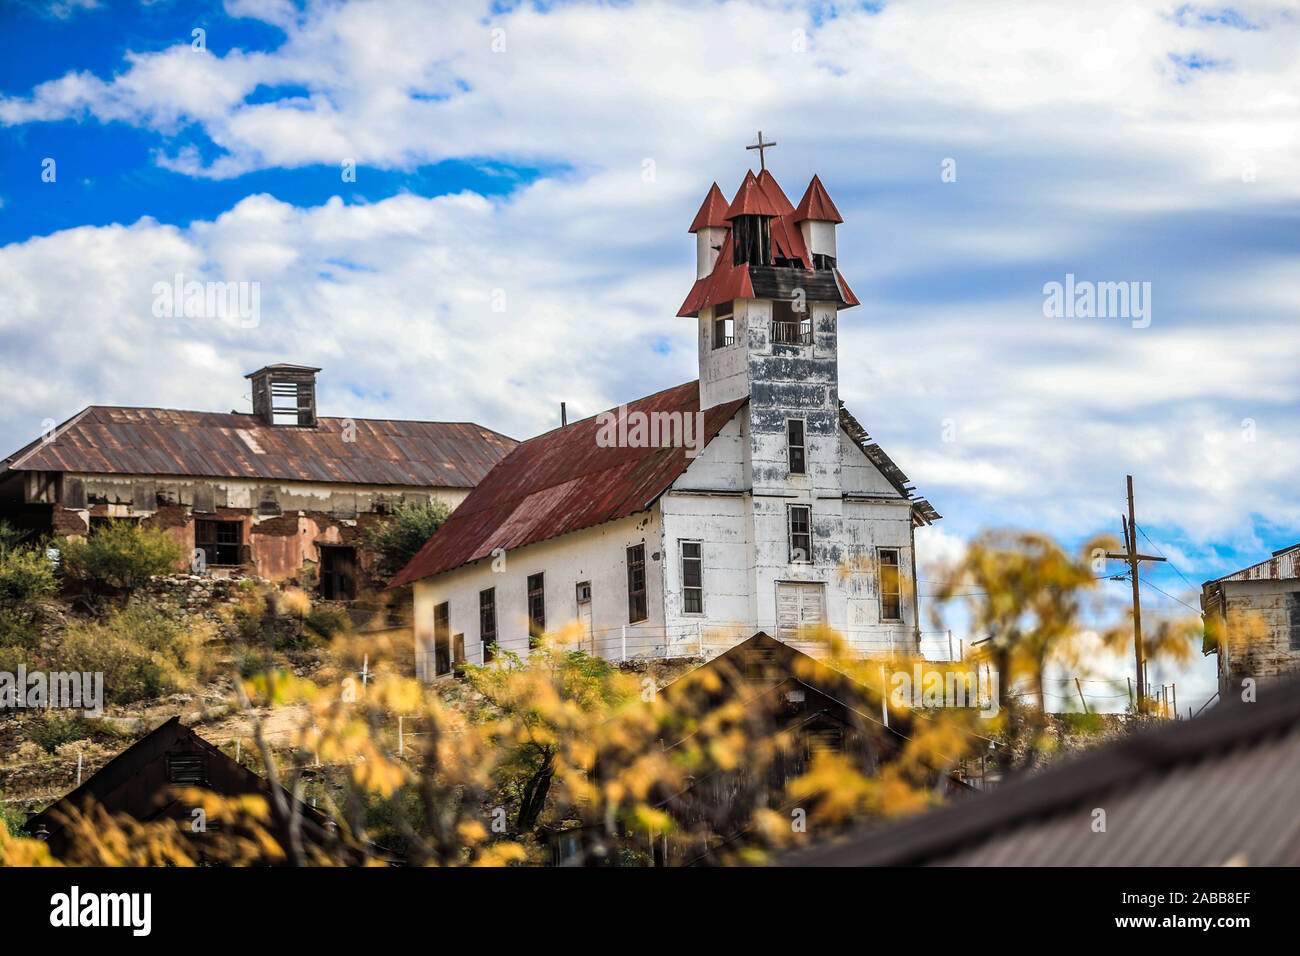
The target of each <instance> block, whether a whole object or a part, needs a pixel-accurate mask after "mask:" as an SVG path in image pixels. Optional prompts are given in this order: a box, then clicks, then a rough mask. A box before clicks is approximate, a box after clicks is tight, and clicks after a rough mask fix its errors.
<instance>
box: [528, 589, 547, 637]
mask: <svg viewBox="0 0 1300 956" xmlns="http://www.w3.org/2000/svg"><path fill="white" fill-rule="evenodd" d="M544 584H545V579H544V578H543V576H542V573H541V572H540V571H539V572H538V573H537V574H530V575H528V648H529V650H532V649H533V648H535V647H537V646H538V645H539V644H541V640H540V638H541V636H542V635H543V634H544V633H546V590H545V587H544Z"/></svg>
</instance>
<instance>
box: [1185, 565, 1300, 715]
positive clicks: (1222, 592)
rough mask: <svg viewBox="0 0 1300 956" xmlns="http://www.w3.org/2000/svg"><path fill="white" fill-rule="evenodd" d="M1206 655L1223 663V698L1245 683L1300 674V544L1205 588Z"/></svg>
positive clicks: (1214, 581)
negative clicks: (1249, 679)
mask: <svg viewBox="0 0 1300 956" xmlns="http://www.w3.org/2000/svg"><path fill="white" fill-rule="evenodd" d="M1201 611H1202V614H1203V615H1204V618H1205V644H1204V647H1203V650H1204V652H1205V653H1206V654H1217V655H1218V660H1219V694H1220V695H1221V696H1222V697H1223V698H1224V699H1227V698H1229V697H1230V696H1232V695H1234V694H1240V692H1241V689H1242V681H1243V680H1244V679H1246V678H1252V679H1253V680H1255V681H1256V682H1257V683H1258V682H1262V681H1270V680H1275V679H1276V678H1279V677H1283V676H1285V675H1289V674H1293V673H1295V672H1296V671H1300V544H1293V545H1291V546H1290V547H1289V548H1282V549H1281V550H1280V551H1274V552H1273V554H1272V555H1271V556H1270V557H1269V558H1268V559H1266V560H1264V561H1260V562H1259V563H1258V564H1252V565H1251V566H1250V567H1248V568H1242V569H1241V570H1240V571H1234V572H1233V573H1232V574H1225V575H1224V576H1223V577H1221V578H1216V579H1215V580H1213V581H1206V582H1205V584H1203V585H1202V586H1201Z"/></svg>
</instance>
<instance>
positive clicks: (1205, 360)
mask: <svg viewBox="0 0 1300 956" xmlns="http://www.w3.org/2000/svg"><path fill="white" fill-rule="evenodd" d="M195 29H202V30H203V31H205V32H204V35H203V44H202V45H203V47H204V49H201V50H196V49H194V44H193V32H192V31H194V30H195ZM1298 34H1300V17H1298V16H1297V14H1296V13H1295V11H1294V9H1293V8H1290V7H1289V5H1287V4H1282V3H1276V4H1269V3H1246V4H1235V5H1233V6H1223V5H1195V4H1162V3H1147V4H1132V3H1106V2H1102V3H1099V4H1090V5H1087V9H1086V10H1083V9H1081V8H1080V7H1079V5H1077V4H1067V3H1061V4H1053V3H1046V4H1044V3H1024V4H1020V3H1007V4H1003V5H1000V6H999V8H998V12H997V13H996V14H991V13H984V12H975V11H972V10H971V9H969V8H968V7H966V6H964V5H950V4H946V3H941V2H903V3H892V4H870V5H828V4H815V5H812V6H810V7H806V8H805V7H802V6H800V5H798V4H791V3H762V2H743V0H733V2H728V3H715V4H685V3H682V4H678V3H673V2H650V3H645V2H632V3H622V4H611V5H599V4H584V3H573V4H546V5H531V4H498V5H490V4H478V5H476V4H472V3H458V4H451V5H446V6H444V7H439V6H437V5H434V4H429V3H416V2H404V0H370V2H366V3H347V2H341V0H340V2H330V3H318V2H303V3H291V2H287V0H228V2H225V3H216V2H213V3H185V2H181V0H156V2H152V3H137V2H126V0H121V2H110V0H99V2H95V0H62V2H53V3H52V2H37V0H29V2H20V3H9V4H4V5H3V6H2V7H0V277H2V280H3V281H0V346H2V351H0V370H2V371H3V375H4V382H5V390H4V393H5V396H6V402H5V405H4V407H3V408H0V442H2V443H3V444H5V445H6V446H8V447H9V448H16V447H17V446H19V445H21V444H22V443H24V442H26V441H28V440H30V438H31V437H33V436H34V435H36V434H38V433H39V432H40V430H41V422H42V421H43V420H45V419H47V418H54V419H56V420H63V419H64V418H66V417H68V416H69V415H71V414H73V413H74V412H76V411H77V410H79V409H80V408H81V407H83V406H85V405H87V404H91V403H102V404H111V403H116V404H135V405H163V406H176V407H191V408H213V409H226V408H246V407H247V405H248V397H247V393H246V391H245V382H244V380H243V378H242V375H243V373H244V372H247V371H250V370H251V369H253V368H256V367H258V366H259V365H262V364H265V363H267V362H274V361H290V362H303V363H310V364H314V365H319V366H322V367H323V368H324V369H325V371H324V373H323V374H322V378H321V404H322V408H323V410H324V411H325V412H326V413H332V414H351V415H375V416H392V417H413V418H430V419H457V420H462V419H469V420H474V421H478V422H481V423H483V424H485V425H488V426H490V427H493V428H497V429H499V430H501V431H503V432H506V433H508V434H511V435H514V436H516V437H526V436H528V435H531V434H535V433H536V432H538V431H540V430H543V429H545V428H548V427H551V426H553V425H554V424H555V419H556V418H557V415H558V412H557V409H558V405H559V402H560V401H567V402H568V404H569V407H570V409H571V410H572V411H576V412H577V413H579V414H591V413H595V412H596V411H599V410H601V409H603V408H606V407H609V406H611V405H614V404H617V403H618V402H620V401H625V400H627V399H629V398H634V397H637V396H639V395H642V394H646V393H648V392H651V391H654V390H657V389H659V388H662V387H665V386H668V385H672V384H676V383H678V382H681V381H685V380H687V379H690V378H693V377H694V375H695V369H694V366H695V357H694V351H693V349H694V336H693V330H692V328H691V326H690V324H689V321H688V320H683V319H677V318H676V317H675V313H676V311H677V307H678V305H679V304H680V302H681V300H682V298H683V297H684V296H685V294H686V291H687V290H688V289H689V286H690V282H691V280H692V279H693V276H694V273H693V258H694V251H693V243H692V241H691V237H689V236H688V235H686V233H685V229H686V226H687V224H688V223H689V222H690V219H691V217H692V216H693V214H694V212H695V209H696V207H697V206H698V205H699V202H700V200H701V199H702V198H703V196H704V193H705V192H706V190H707V189H708V186H709V184H710V183H711V182H712V181H714V180H715V179H716V180H717V181H718V182H719V183H720V185H721V186H722V188H723V190H724V192H726V193H727V194H728V195H730V194H731V193H732V192H733V191H734V190H735V188H736V186H737V185H738V184H739V182H740V180H741V178H742V176H743V174H744V172H745V170H746V169H747V168H748V163H749V162H750V161H751V160H752V159H753V154H752V153H749V152H746V151H745V150H744V149H743V147H744V146H745V145H746V144H747V143H751V142H753V139H754V135H755V131H756V130H757V129H759V128H762V129H763V130H764V132H765V134H766V135H767V136H768V138H770V139H776V140H777V142H778V144H779V145H778V146H777V148H776V149H774V150H773V151H772V152H771V153H770V154H769V157H770V158H769V166H770V168H771V169H772V170H773V172H774V174H775V175H776V176H777V178H778V180H779V181H780V182H781V183H782V185H783V186H784V187H785V190H786V192H787V193H789V194H791V196H792V198H796V199H797V198H798V195H799V194H800V193H802V191H803V189H804V187H805V185H806V184H807V181H808V179H809V177H810V176H811V175H812V174H813V173H818V174H819V175H820V176H821V178H822V180H823V182H824V183H825V184H826V186H827V188H828V190H829V191H830V193H831V195H832V196H833V198H834V199H835V201H836V203H837V205H838V206H839V208H840V210H841V211H842V213H843V214H844V217H845V220H846V222H845V224H844V225H843V226H842V227H841V228H840V230H839V243H840V264H841V267H842V269H843V272H844V274H845V275H846V277H847V278H848V280H849V281H850V282H851V283H852V285H853V287H854V289H855V291H856V292H857V294H858V297H859V298H860V299H861V300H862V302H863V305H862V307H860V308H858V309H854V310H851V311H848V312H845V313H843V314H842V317H841V318H842V325H841V349H842V353H841V391H842V395H843V397H844V398H845V399H846V401H847V402H848V404H849V406H850V408H852V409H853V410H854V412H855V414H856V415H857V416H858V417H859V418H860V419H861V420H862V421H863V422H864V423H865V424H866V425H867V427H868V429H869V430H870V432H871V433H872V434H873V436H874V437H876V438H877V439H878V440H880V441H881V442H882V444H884V446H885V447H886V448H887V449H888V450H889V452H890V454H891V455H892V456H893V457H894V458H895V459H896V460H897V461H898V462H899V464H900V465H901V466H902V467H903V468H904V469H905V470H906V471H907V472H908V473H909V475H911V477H912V478H913V479H914V480H915V482H916V484H917V485H918V487H919V488H920V489H921V491H922V492H923V493H925V494H926V495H928V496H929V497H930V498H931V499H932V500H933V501H934V502H935V503H936V505H937V506H938V507H939V510H940V511H941V512H942V513H943V514H944V515H945V520H944V521H943V522H942V523H941V524H940V525H939V526H938V527H937V528H936V529H933V530H931V531H928V532H925V533H924V534H923V540H922V542H921V546H922V547H923V548H924V549H926V551H927V553H929V554H931V555H933V556H942V555H948V554H952V553H953V552H954V550H955V549H956V548H958V547H960V543H961V541H962V540H964V539H966V538H967V537H969V536H970V535H972V534H974V533H975V532H976V531H978V530H979V529H980V528H983V527H1001V526H1018V527H1029V528H1036V529H1042V530H1046V531H1049V532H1051V533H1053V534H1055V535H1056V536H1058V537H1059V538H1061V539H1062V540H1063V541H1065V542H1067V543H1069V544H1071V545H1074V544H1077V543H1078V542H1080V541H1083V540H1085V539H1087V538H1088V537H1090V536H1091V535H1092V534H1093V533H1095V532H1097V531H1103V530H1105V531H1114V530H1115V529H1116V528H1117V526H1118V516H1119V513H1120V509H1121V508H1122V505H1123V487H1124V475H1125V474H1128V473H1131V474H1134V475H1135V476H1136V481H1137V487H1138V494H1139V509H1140V516H1141V517H1140V520H1141V522H1142V525H1143V527H1144V529H1145V530H1146V531H1147V533H1148V534H1149V535H1150V537H1151V539H1152V540H1153V541H1155V542H1157V543H1158V546H1159V547H1160V548H1162V549H1163V550H1164V552H1165V553H1166V554H1167V555H1169V556H1170V557H1171V558H1172V559H1173V562H1172V566H1170V567H1160V568H1157V569H1153V571H1152V576H1151V580H1152V582H1153V584H1154V585H1155V586H1157V587H1159V588H1161V589H1163V590H1164V591H1167V592H1168V593H1169V594H1170V595H1173V597H1165V596H1163V595H1161V594H1160V593H1159V592H1157V591H1154V590H1153V591H1151V592H1149V594H1148V595H1147V600H1149V601H1150V602H1151V607H1152V609H1153V611H1154V610H1169V611H1185V610H1187V608H1186V607H1185V605H1186V604H1191V605H1195V603H1196V600H1195V590H1194V588H1192V587H1190V586H1189V585H1188V583H1187V580H1190V581H1192V582H1194V583H1199V582H1200V581H1202V580H1205V579H1207V578H1210V577H1214V576H1217V575H1219V574H1222V573H1225V572H1227V571H1230V570H1233V569H1235V568H1237V567H1241V566H1244V565H1246V564H1249V563H1253V562H1254V561H1256V560H1259V559H1261V558H1263V557H1266V556H1267V555H1268V553H1269V551H1271V550H1274V549H1276V548H1280V547H1283V546H1285V545H1288V544H1292V543H1294V542H1295V541H1297V540H1300V507H1298V506H1297V501H1296V496H1295V494H1294V484H1295V474H1296V470H1297V466H1300V460H1298V458H1300V456H1298V455H1297V449H1300V441H1298V439H1300V428H1298V427H1297V422H1298V421H1300V419H1298V417H1297V410H1298V406H1300V376H1297V375H1296V373H1295V369H1296V367H1297V360H1298V359H1300V340H1298V339H1297V336H1296V333H1295V322H1296V318H1297V316H1296V303H1297V301H1300V268H1298V267H1300V249H1298V246H1300V243H1298V241H1297V235H1300V233H1298V231H1297V229H1296V226H1297V218H1298V216H1300V187H1298V186H1297V182H1298V180H1297V177H1296V170H1297V169H1300V132H1297V131H1298V130H1300V123H1297V111H1298V110H1300V93H1298V92H1297V91H1300V62H1298V59H1297V50H1300V44H1298V43H1297V41H1298V40H1300V36H1298ZM47 159H48V160H53V161H54V163H55V171H56V174H55V179H54V181H53V182H46V181H43V180H42V175H41V174H42V170H43V168H44V166H43V164H44V163H45V161H46V160H47ZM946 160H951V161H952V167H953V168H955V170H956V178H955V181H945V179H944V178H943V177H942V176H941V171H942V169H943V168H944V164H945V161H946ZM348 163H351V165H352V167H353V168H354V169H355V177H353V178H352V179H347V178H345V177H344V175H343V173H342V170H343V169H344V167H345V165H346V164H348ZM177 273H184V274H189V275H191V276H192V277H195V278H213V279H221V280H223V281H257V282H259V283H260V287H261V296H262V298H261V310H262V311H261V316H260V319H259V321H258V323H257V324H256V326H255V327H251V328H244V327H240V325H239V324H237V323H230V322H224V321H221V320H195V319H188V320H187V319H180V320H176V319H166V320H160V319H158V318H155V317H154V316H153V315H152V313H151V302H152V295H151V289H152V288H153V285H154V283H156V282H159V281H170V280H171V278H172V276H173V275H175V274H177ZM1067 274H1072V275H1074V276H1076V277H1077V278H1078V279H1079V280H1091V281H1102V282H1113V281H1124V282H1129V281H1134V282H1139V283H1145V282H1149V283H1151V289H1152V321H1151V324H1150V326H1149V327H1146V328H1134V327H1132V326H1131V324H1130V323H1129V322H1127V321H1126V320H1123V319H1101V318H1098V319H1065V318H1060V319H1058V318H1051V317H1047V316H1045V315H1044V313H1043V308H1042V306H1043V300H1044V295H1043V287H1044V284H1045V283H1049V282H1053V281H1064V278H1065V276H1066V275H1067ZM502 304H504V306H505V307H504V309H500V308H499V307H500V306H501V305H502ZM1179 572H1181V574H1180V573H1179ZM1107 586H1108V587H1110V588H1113V589H1114V590H1115V592H1116V599H1117V600H1119V601H1122V599H1123V595H1122V593H1120V592H1122V591H1123V588H1124V585H1122V584H1118V583H1114V584H1111V583H1108V584H1107ZM922 588H923V591H924V589H925V585H924V584H923V585H922ZM1179 601H1181V602H1184V604H1179V603H1177V602H1179ZM1207 673H1208V670H1205V669H1202V671H1201V672H1200V673H1199V674H1198V675H1196V676H1195V677H1194V678H1189V680H1191V679H1195V680H1199V681H1201V682H1202V684H1204V683H1205V680H1204V679H1205V676H1206V674H1207ZM1188 699H1189V702H1190V701H1192V700H1193V698H1191V697H1190V696H1189V698H1188ZM1180 700H1181V695H1180Z"/></svg>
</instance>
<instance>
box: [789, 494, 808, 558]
mask: <svg viewBox="0 0 1300 956" xmlns="http://www.w3.org/2000/svg"><path fill="white" fill-rule="evenodd" d="M811 562H812V508H811V507H810V506H809V505H791V506H790V563H791V564H809V563H811Z"/></svg>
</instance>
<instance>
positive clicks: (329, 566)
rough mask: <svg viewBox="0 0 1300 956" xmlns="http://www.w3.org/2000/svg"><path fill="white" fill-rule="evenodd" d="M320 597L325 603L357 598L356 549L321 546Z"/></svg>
mask: <svg viewBox="0 0 1300 956" xmlns="http://www.w3.org/2000/svg"><path fill="white" fill-rule="evenodd" d="M320 554H321V558H320V595H321V597H323V598H324V599H325V600H327V601H351V600H352V599H353V598H354V597H356V596H357V549H356V548H341V547H338V546H335V545H329V546H326V545H322V546H321V549H320Z"/></svg>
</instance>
